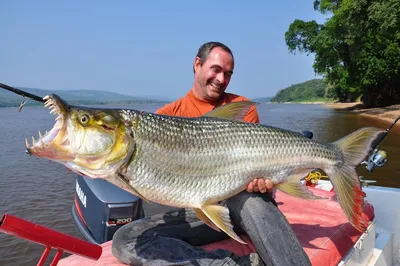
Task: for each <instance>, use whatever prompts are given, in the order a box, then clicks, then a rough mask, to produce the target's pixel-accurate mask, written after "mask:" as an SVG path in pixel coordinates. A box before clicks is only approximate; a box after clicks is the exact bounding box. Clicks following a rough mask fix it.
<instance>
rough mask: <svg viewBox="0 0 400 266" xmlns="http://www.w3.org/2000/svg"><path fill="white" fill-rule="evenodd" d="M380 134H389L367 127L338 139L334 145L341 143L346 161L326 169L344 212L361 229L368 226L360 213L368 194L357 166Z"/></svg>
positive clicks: (339, 145) (340, 146)
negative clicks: (364, 190)
mask: <svg viewBox="0 0 400 266" xmlns="http://www.w3.org/2000/svg"><path fill="white" fill-rule="evenodd" d="M381 134H386V131H384V130H381V129H378V128H374V127H365V128H361V129H359V130H357V131H355V132H353V133H351V134H349V135H347V136H345V137H343V138H341V139H339V140H337V141H335V142H334V143H333V145H335V146H338V147H339V148H340V149H341V151H342V152H343V156H344V164H343V165H342V166H341V167H340V168H331V169H327V170H326V173H327V174H328V176H329V179H330V181H331V182H332V184H333V187H334V190H335V193H336V195H337V197H338V201H339V204H340V206H341V207H342V209H343V212H344V214H345V215H346V217H347V219H349V221H350V223H351V224H352V225H353V226H354V227H355V228H357V230H359V231H361V232H363V231H364V230H365V228H366V224H365V221H363V219H362V216H361V214H362V204H363V198H364V197H365V193H364V192H363V191H362V190H361V186H360V180H359V177H358V175H357V173H356V170H355V168H356V167H357V166H358V165H359V164H360V163H361V162H362V160H363V159H364V158H365V157H366V156H367V155H368V153H369V152H370V150H371V146H372V143H373V142H374V140H375V139H376V138H377V137H379V136H380V135H381Z"/></svg>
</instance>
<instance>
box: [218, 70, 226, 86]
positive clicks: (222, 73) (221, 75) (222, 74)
mask: <svg viewBox="0 0 400 266" xmlns="http://www.w3.org/2000/svg"><path fill="white" fill-rule="evenodd" d="M217 80H218V81H219V83H221V84H222V83H224V82H225V74H224V72H220V73H218V75H217Z"/></svg>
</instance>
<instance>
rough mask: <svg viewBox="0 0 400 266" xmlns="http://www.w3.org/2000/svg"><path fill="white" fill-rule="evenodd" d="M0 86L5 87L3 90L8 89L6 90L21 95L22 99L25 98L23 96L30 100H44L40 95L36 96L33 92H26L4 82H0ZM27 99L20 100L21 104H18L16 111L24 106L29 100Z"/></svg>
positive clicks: (42, 101)
mask: <svg viewBox="0 0 400 266" xmlns="http://www.w3.org/2000/svg"><path fill="white" fill-rule="evenodd" d="M0 87H1V88H3V89H5V90H8V91H11V92H14V93H16V94H19V95H22V96H23V97H24V99H25V97H27V98H29V99H32V100H34V101H37V102H41V103H44V102H45V100H43V98H42V97H40V96H37V95H35V94H32V93H29V92H26V91H23V90H20V89H17V88H14V87H11V86H8V85H6V84H3V83H0ZM29 99H28V100H26V101H22V102H21V104H20V105H19V108H18V112H21V110H22V107H24V105H25V104H26V103H27V102H28V101H29Z"/></svg>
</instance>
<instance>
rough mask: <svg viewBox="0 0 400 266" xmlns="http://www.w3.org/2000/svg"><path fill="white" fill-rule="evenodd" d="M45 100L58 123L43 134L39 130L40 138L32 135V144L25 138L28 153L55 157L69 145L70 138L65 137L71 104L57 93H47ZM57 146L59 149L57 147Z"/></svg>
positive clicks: (45, 104)
mask: <svg viewBox="0 0 400 266" xmlns="http://www.w3.org/2000/svg"><path fill="white" fill-rule="evenodd" d="M43 100H45V103H44V106H45V107H47V108H49V109H50V114H53V115H56V116H57V117H56V119H55V121H56V123H55V125H54V126H53V128H52V129H51V130H50V131H48V132H47V131H46V133H45V134H44V135H43V134H42V133H41V132H40V131H39V138H38V140H36V139H35V137H33V136H32V144H30V143H29V141H28V140H27V139H25V144H26V153H28V154H29V155H35V156H39V157H47V158H50V159H53V158H54V157H55V155H56V153H57V155H61V154H62V152H60V151H61V150H63V146H65V145H67V144H68V143H66V142H68V138H67V137H64V136H65V135H66V134H65V128H66V125H65V124H66V123H65V121H66V120H67V117H68V110H69V105H68V104H67V103H66V102H65V101H64V100H63V99H61V98H60V97H59V96H57V95H55V94H50V95H47V96H45V97H44V98H43ZM55 148H57V149H55Z"/></svg>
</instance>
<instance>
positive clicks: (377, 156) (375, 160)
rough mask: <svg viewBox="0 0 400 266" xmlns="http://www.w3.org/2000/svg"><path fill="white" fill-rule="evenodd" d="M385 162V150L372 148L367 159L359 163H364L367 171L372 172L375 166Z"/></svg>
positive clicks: (380, 165)
mask: <svg viewBox="0 0 400 266" xmlns="http://www.w3.org/2000/svg"><path fill="white" fill-rule="evenodd" d="M386 162H387V159H386V152H385V151H382V150H378V149H374V150H373V152H372V153H371V154H370V155H369V157H368V160H367V161H363V162H362V163H361V164H365V165H366V168H367V170H368V172H372V171H374V170H375V168H376V167H382V166H383V165H384V164H385V163H386Z"/></svg>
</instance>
